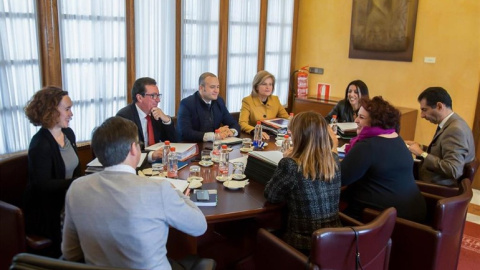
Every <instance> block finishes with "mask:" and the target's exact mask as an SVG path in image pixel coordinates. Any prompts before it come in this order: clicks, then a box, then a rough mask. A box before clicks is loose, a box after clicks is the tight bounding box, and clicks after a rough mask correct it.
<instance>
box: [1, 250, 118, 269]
mask: <svg viewBox="0 0 480 270" xmlns="http://www.w3.org/2000/svg"><path fill="white" fill-rule="evenodd" d="M68 269H73V270H94V269H97V270H121V269H125V268H114V267H105V266H95V265H88V264H83V263H76V262H69V261H63V260H59V259H53V258H49V257H43V256H38V255H33V254H29V253H20V254H18V255H17V256H15V257H14V258H13V261H12V265H11V266H10V270H68Z"/></svg>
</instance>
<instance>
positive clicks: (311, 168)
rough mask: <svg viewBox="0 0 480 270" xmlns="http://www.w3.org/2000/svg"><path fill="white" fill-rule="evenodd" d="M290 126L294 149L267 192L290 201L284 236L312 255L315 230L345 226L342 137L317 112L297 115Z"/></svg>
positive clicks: (273, 198)
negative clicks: (339, 150)
mask: <svg viewBox="0 0 480 270" xmlns="http://www.w3.org/2000/svg"><path fill="white" fill-rule="evenodd" d="M289 129H290V130H292V131H293V133H292V142H293V148H292V149H291V151H287V152H286V153H285V156H284V158H282V159H281V160H280V162H279V163H278V167H277V169H276V170H275V173H274V174H273V176H272V179H270V181H268V183H267V185H266V186H265V192H264V195H265V198H266V199H267V201H269V202H271V203H281V202H286V203H287V205H288V222H287V229H286V233H285V235H284V239H285V241H286V242H287V243H289V244H290V245H292V246H293V247H295V248H297V249H298V250H300V251H302V252H303V253H305V254H309V253H310V248H311V247H310V246H311V239H312V233H313V232H314V231H315V230H317V229H320V228H327V227H340V226H342V224H341V222H340V219H339V216H338V204H339V200H340V184H341V179H340V168H339V160H338V155H337V153H336V149H337V145H338V140H337V137H336V136H335V135H334V134H333V131H332V129H331V128H330V127H329V126H328V124H327V122H326V121H325V119H324V118H323V117H322V116H321V115H320V114H319V113H316V112H301V113H299V114H297V115H296V116H295V117H293V119H292V121H290V123H289Z"/></svg>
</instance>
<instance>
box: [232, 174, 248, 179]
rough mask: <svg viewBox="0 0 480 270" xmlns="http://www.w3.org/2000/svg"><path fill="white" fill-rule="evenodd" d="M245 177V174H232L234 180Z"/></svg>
mask: <svg viewBox="0 0 480 270" xmlns="http://www.w3.org/2000/svg"><path fill="white" fill-rule="evenodd" d="M245 177H247V176H246V175H245V174H232V178H233V179H236V180H241V179H245Z"/></svg>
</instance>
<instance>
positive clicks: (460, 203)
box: [432, 178, 473, 269]
mask: <svg viewBox="0 0 480 270" xmlns="http://www.w3.org/2000/svg"><path fill="white" fill-rule="evenodd" d="M459 189H460V194H459V195H457V196H454V197H449V198H444V199H441V200H439V201H438V202H437V207H436V209H435V216H434V220H433V222H434V223H433V226H432V227H433V228H434V229H435V230H438V231H439V232H441V236H440V239H439V242H438V247H437V250H438V254H437V256H436V258H435V263H434V265H435V269H437V268H436V267H440V266H441V267H445V269H456V268H457V263H458V257H459V255H460V248H461V244H462V237H463V228H464V226H465V220H466V218H467V210H468V204H469V203H470V200H471V199H472V197H473V192H472V187H471V180H470V179H469V178H465V179H463V180H462V181H461V182H460V187H459ZM449 266H450V267H449Z"/></svg>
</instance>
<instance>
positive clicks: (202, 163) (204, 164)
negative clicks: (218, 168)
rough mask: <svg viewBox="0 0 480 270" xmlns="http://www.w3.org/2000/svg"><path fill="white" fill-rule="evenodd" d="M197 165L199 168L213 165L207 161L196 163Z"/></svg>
mask: <svg viewBox="0 0 480 270" xmlns="http://www.w3.org/2000/svg"><path fill="white" fill-rule="evenodd" d="M198 164H199V165H200V166H203V167H210V166H212V165H213V161H207V162H204V161H200V162H198Z"/></svg>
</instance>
